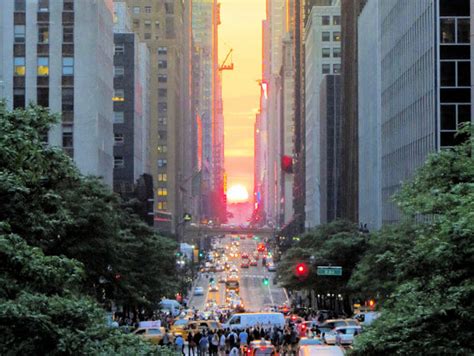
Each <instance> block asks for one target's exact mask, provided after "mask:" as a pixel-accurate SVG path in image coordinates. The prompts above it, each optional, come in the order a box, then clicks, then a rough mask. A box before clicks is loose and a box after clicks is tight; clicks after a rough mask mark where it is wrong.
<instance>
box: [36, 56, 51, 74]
mask: <svg viewBox="0 0 474 356" xmlns="http://www.w3.org/2000/svg"><path fill="white" fill-rule="evenodd" d="M37 74H38V76H40V77H46V76H48V75H49V57H38V66H37Z"/></svg>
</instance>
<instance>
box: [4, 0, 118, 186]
mask: <svg viewBox="0 0 474 356" xmlns="http://www.w3.org/2000/svg"><path fill="white" fill-rule="evenodd" d="M112 14H113V3H112V0H98V1H93V2H92V1H77V0H76V1H74V0H54V1H53V0H51V1H50V0H38V1H26V0H11V1H1V2H0V38H1V41H0V82H1V83H2V84H1V85H0V89H1V91H0V96H2V97H5V98H6V100H7V103H8V105H9V107H10V108H17V107H24V106H25V105H27V104H28V103H29V102H35V103H37V104H38V105H41V106H45V107H49V108H50V109H51V111H52V112H57V113H62V120H61V123H60V124H58V125H56V126H55V127H53V128H52V129H51V130H50V132H49V135H48V140H49V143H50V144H52V145H57V146H61V147H63V148H64V150H65V151H66V152H67V153H68V154H69V155H70V156H71V157H72V158H73V159H74V161H75V163H76V165H77V167H78V168H79V170H80V171H81V172H82V173H83V174H91V175H95V176H99V177H102V179H103V181H104V182H105V183H106V184H108V185H110V186H112V175H113V126H112V116H113V115H112V114H113V109H112V97H113V32H112V29H113V24H112Z"/></svg>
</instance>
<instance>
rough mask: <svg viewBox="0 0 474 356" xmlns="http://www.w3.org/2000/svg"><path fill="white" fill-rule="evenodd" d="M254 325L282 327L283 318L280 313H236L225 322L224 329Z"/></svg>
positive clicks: (244, 327) (283, 324) (239, 328)
mask: <svg viewBox="0 0 474 356" xmlns="http://www.w3.org/2000/svg"><path fill="white" fill-rule="evenodd" d="M256 325H265V326H268V327H275V326H276V327H279V328H282V329H283V328H284V326H285V318H284V317H283V314H282V313H236V314H234V315H232V316H231V317H230V318H229V320H227V322H226V323H225V324H223V325H222V327H223V328H224V329H232V330H236V329H238V330H242V329H247V328H253V327H255V326H256Z"/></svg>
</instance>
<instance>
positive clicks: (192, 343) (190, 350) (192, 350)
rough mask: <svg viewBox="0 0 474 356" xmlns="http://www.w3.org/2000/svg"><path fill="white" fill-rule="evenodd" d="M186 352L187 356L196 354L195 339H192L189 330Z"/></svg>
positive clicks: (195, 355)
mask: <svg viewBox="0 0 474 356" xmlns="http://www.w3.org/2000/svg"><path fill="white" fill-rule="evenodd" d="M187 341H188V354H189V356H191V355H193V356H197V350H196V341H194V334H193V332H192V331H190V332H189V334H188V337H187Z"/></svg>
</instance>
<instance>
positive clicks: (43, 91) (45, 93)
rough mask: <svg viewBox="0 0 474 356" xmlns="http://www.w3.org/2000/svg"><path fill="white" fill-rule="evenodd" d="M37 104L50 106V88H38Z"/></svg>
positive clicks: (45, 106)
mask: <svg viewBox="0 0 474 356" xmlns="http://www.w3.org/2000/svg"><path fill="white" fill-rule="evenodd" d="M36 104H38V105H39V106H42V107H44V108H47V107H49V88H37V90H36Z"/></svg>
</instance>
